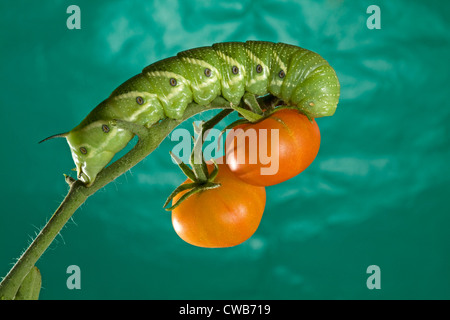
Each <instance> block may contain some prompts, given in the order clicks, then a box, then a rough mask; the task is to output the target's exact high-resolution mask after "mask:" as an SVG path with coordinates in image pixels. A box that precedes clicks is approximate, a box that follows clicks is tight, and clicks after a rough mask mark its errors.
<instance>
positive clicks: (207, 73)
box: [205, 68, 211, 77]
mask: <svg viewBox="0 0 450 320" xmlns="http://www.w3.org/2000/svg"><path fill="white" fill-rule="evenodd" d="M205 76H207V77H211V69H208V68H206V69H205Z"/></svg>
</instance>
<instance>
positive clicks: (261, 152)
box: [226, 109, 320, 186]
mask: <svg viewBox="0 0 450 320" xmlns="http://www.w3.org/2000/svg"><path fill="white" fill-rule="evenodd" d="M233 129H234V130H237V129H242V130H241V131H240V132H239V131H235V135H234V136H233V135H230V134H229V135H228V136H227V141H226V146H227V147H226V148H227V149H226V157H227V158H226V160H227V164H228V166H229V168H230V169H231V171H232V172H233V173H234V174H235V175H236V176H237V177H239V178H240V179H241V180H243V181H245V182H247V183H250V184H253V185H257V186H271V185H274V184H278V183H281V182H283V181H286V180H288V179H290V178H292V177H294V176H296V175H298V174H299V173H300V172H302V171H303V170H305V169H306V168H307V167H308V166H309V165H310V164H311V163H312V162H313V160H314V158H315V157H316V155H317V153H318V152H319V147H320V131H319V127H318V125H317V123H316V121H315V120H314V119H313V120H312V122H311V121H309V119H308V118H307V117H306V116H305V115H303V114H301V113H299V112H297V111H295V110H291V109H284V110H280V111H278V112H276V113H274V114H273V115H271V116H270V117H268V118H267V119H265V120H263V121H260V122H257V123H254V124H252V123H249V124H243V125H238V126H236V127H235V128H233ZM261 129H266V130H261ZM264 132H267V133H266V134H265V133H264ZM245 136H247V137H248V138H246V139H247V141H246V142H245V143H242V141H244V138H245ZM277 136H278V139H277ZM255 137H256V138H255ZM266 137H267V138H266ZM233 141H234V144H233V143H232V142H233ZM239 141H241V142H239ZM272 149H273V150H272ZM240 154H241V155H244V156H240ZM266 155H268V156H266Z"/></svg>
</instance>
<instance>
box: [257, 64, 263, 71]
mask: <svg viewBox="0 0 450 320" xmlns="http://www.w3.org/2000/svg"><path fill="white" fill-rule="evenodd" d="M262 71H263V68H262V66H261V65H260V64H258V65H257V66H256V72H257V73H261V72H262Z"/></svg>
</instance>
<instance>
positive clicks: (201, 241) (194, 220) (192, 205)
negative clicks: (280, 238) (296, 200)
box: [172, 161, 266, 248]
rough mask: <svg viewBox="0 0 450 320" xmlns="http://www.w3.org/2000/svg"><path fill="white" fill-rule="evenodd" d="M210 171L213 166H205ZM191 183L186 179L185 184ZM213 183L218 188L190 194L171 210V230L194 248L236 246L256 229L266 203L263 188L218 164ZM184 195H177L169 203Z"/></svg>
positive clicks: (224, 165)
mask: <svg viewBox="0 0 450 320" xmlns="http://www.w3.org/2000/svg"><path fill="white" fill-rule="evenodd" d="M223 162H225V161H223ZM212 168H213V165H208V170H209V171H210V172H211V170H212ZM191 182H192V181H191V180H190V179H187V180H186V181H185V182H184V183H191ZM214 182H216V183H220V184H221V186H220V187H218V188H215V189H210V190H204V191H201V192H199V193H196V194H193V195H192V196H190V197H189V198H187V199H186V200H185V201H183V202H182V203H181V204H180V205H179V206H178V207H176V208H175V209H174V210H172V224H173V227H174V229H175V232H176V233H177V234H178V235H179V236H180V238H181V239H183V240H184V241H186V242H188V243H190V244H192V245H195V246H199V247H209V248H219V247H231V246H235V245H238V244H240V243H242V242H244V241H245V240H247V239H248V238H250V237H251V236H252V235H253V233H254V232H255V231H256V229H257V228H258V226H259V223H260V221H261V217H262V214H263V212H264V207H265V204H266V191H265V189H264V187H257V186H253V185H249V184H247V183H245V182H243V181H242V180H240V179H238V178H237V177H236V176H234V175H233V173H232V172H231V171H230V169H229V168H228V166H227V165H226V164H219V173H218V175H217V177H216V179H215V180H214ZM183 194H184V192H182V193H180V194H178V195H177V196H176V197H175V198H174V199H173V201H172V203H173V204H174V203H176V202H177V201H178V199H179V198H180V197H181V196H182V195H183Z"/></svg>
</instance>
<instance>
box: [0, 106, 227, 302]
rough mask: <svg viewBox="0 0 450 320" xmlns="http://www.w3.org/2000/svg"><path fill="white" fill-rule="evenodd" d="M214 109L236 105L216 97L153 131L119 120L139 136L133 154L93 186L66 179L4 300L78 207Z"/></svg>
mask: <svg viewBox="0 0 450 320" xmlns="http://www.w3.org/2000/svg"><path fill="white" fill-rule="evenodd" d="M212 109H232V105H231V104H230V103H229V102H228V101H227V100H225V99H224V98H222V97H218V98H216V99H215V100H214V101H213V102H211V104H209V105H207V106H200V105H198V104H195V103H191V104H190V105H189V106H188V107H187V109H186V110H185V113H184V116H183V118H182V119H181V120H174V119H169V118H166V119H164V120H162V121H160V122H159V123H157V124H155V125H153V126H151V127H150V128H149V129H147V128H145V127H140V126H136V125H134V124H132V123H126V122H122V121H116V122H115V123H114V124H113V125H117V126H119V127H122V128H124V129H127V130H130V131H131V132H133V133H135V134H137V135H138V137H139V139H138V142H137V143H136V145H135V146H134V148H133V149H132V150H131V151H130V152H128V153H127V154H126V155H124V156H123V157H122V158H120V159H119V160H117V161H116V162H114V163H112V164H111V165H110V166H108V167H106V168H105V169H103V170H102V171H101V172H100V173H99V174H98V176H97V178H96V180H95V182H94V183H93V184H92V185H91V186H90V187H86V186H85V185H84V184H83V183H82V182H81V181H79V180H74V179H72V178H71V177H67V176H66V182H67V183H68V184H69V185H70V189H69V192H68V193H67V195H66V197H65V199H64V200H63V202H62V203H61V204H60V206H59V207H58V209H57V210H56V211H55V213H54V214H53V216H52V217H51V218H50V220H49V221H48V222H47V224H46V225H45V226H44V228H43V229H42V230H41V232H40V233H39V234H38V235H37V237H36V238H35V239H34V241H33V242H32V243H31V244H30V246H29V247H28V248H27V250H26V251H25V252H24V253H23V254H22V256H21V257H20V258H19V259H18V260H17V262H16V264H15V265H14V266H13V267H12V269H11V270H10V271H9V273H8V274H7V275H6V276H5V278H3V280H2V282H1V283H0V300H3V299H8V300H10V299H14V298H15V296H16V293H17V291H18V289H19V287H20V285H21V284H22V282H23V280H24V278H25V277H26V276H27V274H28V273H29V272H30V270H31V269H32V268H33V266H34V265H35V263H36V262H37V260H38V259H39V258H40V257H41V255H42V254H43V253H44V252H45V250H46V249H47V248H48V247H49V245H50V244H51V243H52V241H53V239H54V238H55V237H56V236H57V235H58V233H59V232H60V231H61V230H62V228H63V227H64V225H65V224H66V222H67V221H68V220H69V219H70V218H71V217H72V215H73V214H74V213H75V211H76V210H77V209H78V207H80V206H81V205H82V204H83V203H84V202H85V201H86V200H87V198H88V197H89V196H91V195H92V194H94V193H95V192H96V191H97V190H99V189H101V188H103V187H104V186H106V185H107V184H108V183H110V182H112V181H113V180H115V179H116V178H117V177H119V176H120V175H122V174H123V173H125V172H126V171H128V170H129V169H131V168H132V167H133V166H135V165H136V164H137V163H139V162H140V161H141V160H143V159H144V158H145V157H146V156H148V155H149V154H150V153H151V152H153V151H154V150H155V149H156V148H157V147H158V146H159V145H160V143H161V142H162V141H163V140H164V138H165V137H166V136H167V135H168V134H169V133H170V132H171V131H172V130H173V129H175V128H176V127H177V126H178V125H179V124H180V123H181V122H183V121H185V120H186V119H188V118H190V117H192V116H193V115H195V114H197V113H200V112H203V111H206V110H212Z"/></svg>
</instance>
